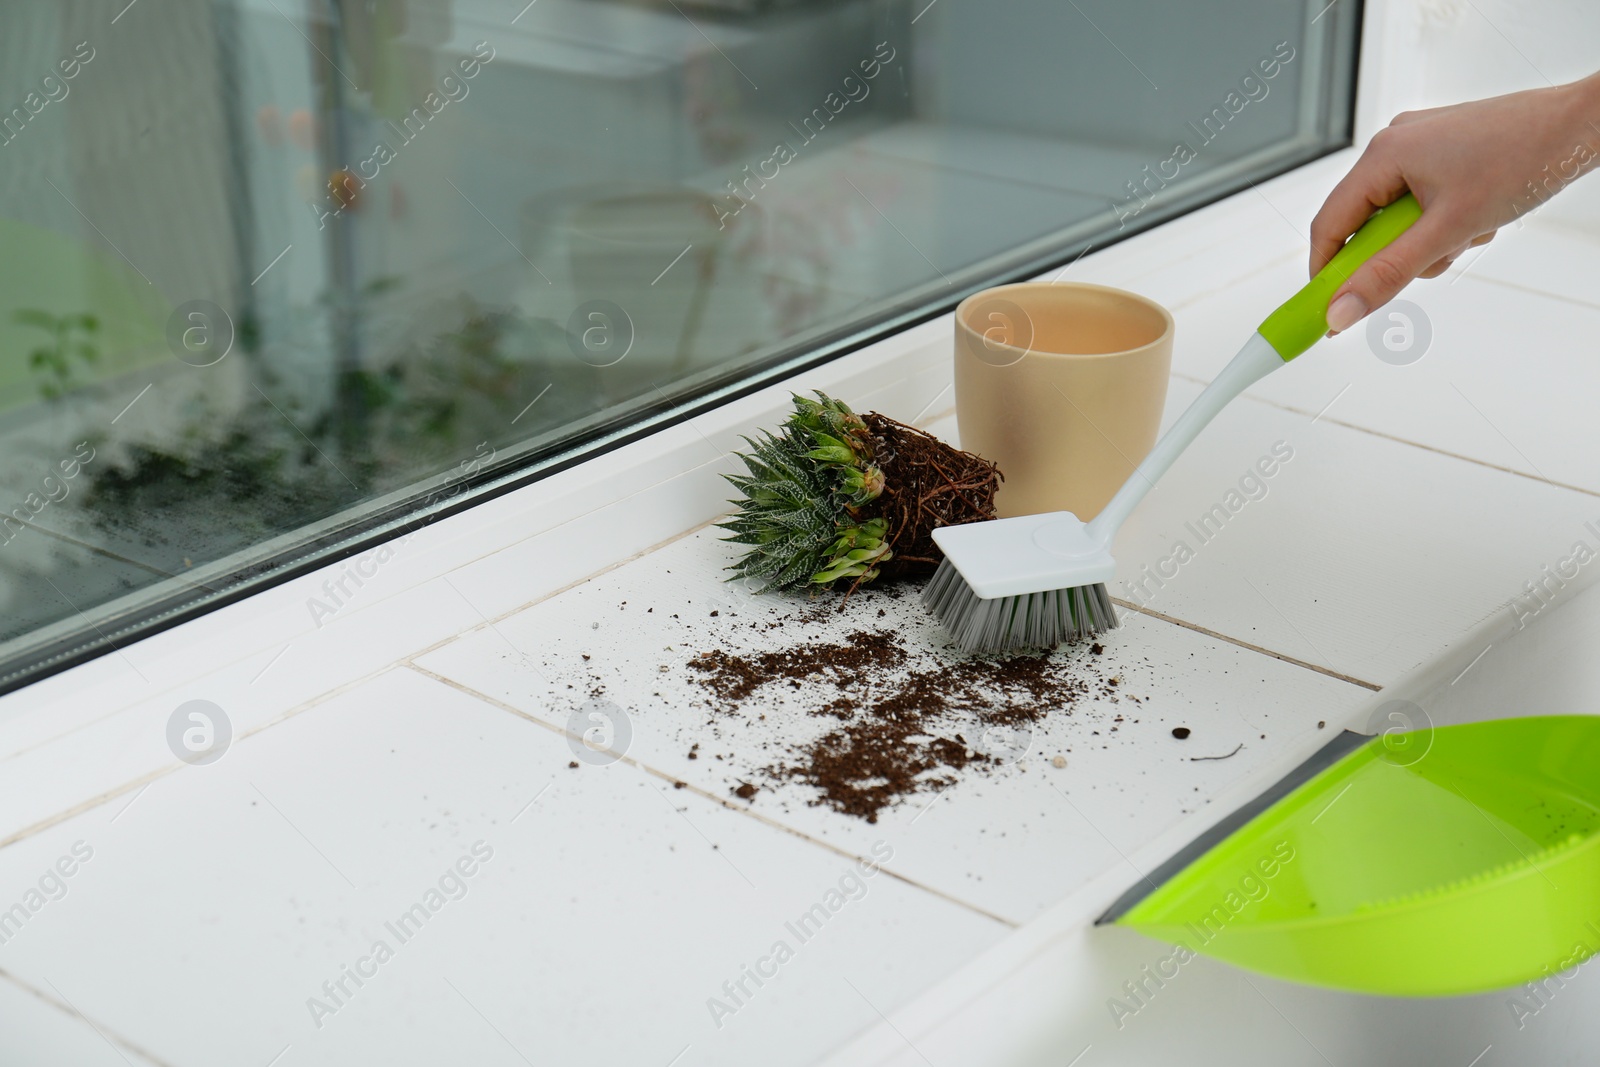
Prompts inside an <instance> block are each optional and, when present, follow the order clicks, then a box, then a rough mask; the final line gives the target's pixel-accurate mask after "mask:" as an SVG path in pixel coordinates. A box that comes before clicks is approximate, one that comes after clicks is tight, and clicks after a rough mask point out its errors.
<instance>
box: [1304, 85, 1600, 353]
mask: <svg viewBox="0 0 1600 1067" xmlns="http://www.w3.org/2000/svg"><path fill="white" fill-rule="evenodd" d="M1596 163H1600V75H1596V76H1594V77H1590V78H1586V79H1584V80H1583V81H1580V82H1574V83H1572V84H1570V85H1561V86H1555V87H1553V88H1549V89H1533V90H1529V91H1527V92H1521V93H1511V94H1510V95H1508V96H1497V97H1491V98H1490V99H1488V100H1476V101H1473V102H1471V103H1466V104H1454V105H1452V106H1450V107H1439V108H1431V109H1429V110H1427V111H1407V112H1405V113H1404V114H1401V115H1398V116H1396V117H1395V119H1394V121H1393V122H1391V123H1390V124H1389V126H1388V128H1386V129H1383V130H1380V131H1378V133H1377V135H1376V136H1374V137H1373V138H1372V140H1371V141H1370V142H1369V143H1368V145H1367V149H1366V151H1365V152H1363V153H1362V154H1361V158H1360V159H1359V160H1357V161H1356V165H1355V166H1354V167H1353V168H1351V170H1350V173H1349V174H1347V175H1346V176H1345V178H1344V180H1343V181H1341V182H1340V183H1339V184H1338V185H1337V186H1335V187H1334V190H1333V192H1332V193H1330V194H1329V196H1328V201H1327V203H1325V204H1324V205H1323V206H1322V210H1321V211H1319V212H1317V217H1316V218H1315V219H1314V220H1312V223H1311V273H1312V274H1315V273H1316V272H1317V271H1319V270H1321V269H1322V267H1323V265H1324V264H1325V263H1327V262H1328V260H1329V258H1331V257H1332V256H1333V254H1334V253H1335V252H1337V251H1338V250H1339V249H1340V247H1342V246H1343V245H1344V242H1345V239H1346V238H1348V237H1349V236H1350V235H1351V234H1352V233H1354V232H1355V231H1356V230H1358V229H1359V228H1360V227H1361V224H1362V223H1363V222H1365V221H1367V217H1368V216H1369V215H1371V214H1372V212H1374V211H1376V210H1377V209H1378V208H1380V207H1383V206H1384V205H1386V204H1389V203H1392V202H1393V201H1395V200H1397V199H1399V197H1400V196H1401V195H1403V194H1404V193H1405V192H1406V190H1408V189H1409V190H1410V191H1411V192H1412V193H1413V194H1414V195H1415V196H1416V198H1417V202H1418V203H1419V204H1421V205H1422V218H1420V219H1418V220H1417V222H1416V223H1414V224H1413V225H1412V227H1411V228H1410V229H1409V230H1407V231H1406V232H1405V233H1403V234H1401V235H1400V236H1399V237H1398V238H1396V239H1395V241H1394V243H1393V244H1391V245H1389V247H1387V248H1385V249H1384V250H1383V251H1381V252H1379V253H1377V254H1376V255H1374V256H1373V257H1372V258H1371V259H1369V260H1368V261H1367V262H1366V263H1365V264H1363V265H1362V266H1361V267H1360V268H1359V269H1358V270H1357V271H1356V272H1355V273H1354V274H1353V275H1351V277H1350V280H1349V281H1348V282H1346V283H1345V284H1344V285H1342V286H1340V287H1339V289H1338V290H1337V291H1336V292H1335V293H1334V296H1333V299H1332V301H1330V302H1329V304H1328V329H1329V331H1330V332H1331V333H1338V332H1339V331H1341V330H1347V329H1349V328H1350V327H1351V326H1353V325H1355V324H1356V323H1357V322H1359V321H1360V320H1361V319H1362V318H1364V317H1365V316H1366V315H1367V313H1368V312H1370V311H1372V310H1374V309H1375V308H1379V307H1382V306H1383V305H1384V304H1387V303H1388V302H1389V301H1390V300H1392V299H1394V297H1395V295H1396V294H1398V293H1399V292H1400V290H1401V289H1403V288H1405V286H1406V284H1407V283H1409V282H1410V281H1411V280H1412V279H1413V278H1433V277H1436V276H1438V275H1440V274H1443V273H1444V272H1445V271H1446V270H1447V269H1449V267H1450V264H1451V263H1452V262H1454V260H1455V258H1456V257H1457V256H1459V255H1460V254H1461V253H1462V252H1464V251H1466V250H1467V249H1468V248H1470V247H1472V246H1473V245H1481V244H1483V243H1485V242H1486V241H1489V240H1490V239H1492V238H1493V237H1494V234H1495V231H1496V230H1498V229H1499V228H1500V227H1501V226H1504V225H1505V224H1506V223H1508V222H1511V221H1513V220H1515V219H1516V218H1517V217H1518V216H1520V215H1525V214H1527V213H1528V212H1530V211H1532V210H1534V209H1535V208H1537V207H1538V206H1539V205H1540V204H1542V203H1543V202H1544V201H1546V200H1548V199H1549V198H1550V197H1552V196H1554V195H1555V194H1556V193H1557V192H1559V191H1560V190H1561V189H1562V188H1564V187H1565V186H1566V185H1567V184H1569V183H1570V182H1572V181H1573V180H1574V179H1576V178H1577V177H1578V176H1579V175H1581V174H1583V173H1585V172H1587V171H1588V170H1590V169H1591V168H1593V167H1594V166H1595V165H1596Z"/></svg>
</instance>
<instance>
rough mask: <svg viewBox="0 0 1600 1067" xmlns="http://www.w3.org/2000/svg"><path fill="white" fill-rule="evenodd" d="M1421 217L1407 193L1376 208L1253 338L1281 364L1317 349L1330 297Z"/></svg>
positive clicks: (1325, 325)
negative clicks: (1258, 337)
mask: <svg viewBox="0 0 1600 1067" xmlns="http://www.w3.org/2000/svg"><path fill="white" fill-rule="evenodd" d="M1421 217H1422V206H1421V205H1420V204H1418V203H1417V198H1416V197H1414V196H1412V195H1411V194H1410V193H1407V194H1406V195H1405V196H1402V197H1401V198H1400V199H1399V200H1396V201H1395V202H1394V203H1392V204H1390V205H1389V206H1388V207H1382V208H1379V209H1378V210H1377V212H1376V213H1374V214H1373V216H1372V217H1371V218H1370V219H1368V220H1367V221H1366V222H1365V223H1363V224H1362V226H1361V229H1359V230H1357V231H1356V232H1355V235H1354V236H1352V237H1351V238H1350V240H1348V241H1346V242H1345V245H1344V247H1343V248H1341V249H1339V251H1337V252H1335V253H1334V256H1333V258H1332V259H1330V260H1328V265H1327V266H1325V267H1323V268H1322V269H1321V270H1320V271H1318V272H1317V276H1316V277H1315V278H1312V279H1311V280H1310V281H1309V282H1307V283H1306V286H1305V288H1304V289H1301V290H1300V291H1299V292H1298V293H1296V294H1294V295H1293V296H1291V297H1290V298H1289V299H1288V300H1285V301H1284V302H1283V305H1282V306H1281V307H1279V308H1278V310H1277V311H1274V312H1273V313H1272V314H1270V315H1268V316H1267V317H1266V320H1265V321H1264V322H1262V323H1261V328H1260V329H1259V330H1257V331H1256V332H1257V333H1259V334H1261V336H1262V337H1265V338H1266V339H1267V343H1268V344H1270V345H1271V346H1272V347H1273V349H1274V350H1275V351H1276V352H1277V353H1278V355H1280V356H1282V357H1283V361H1284V362H1285V363H1287V362H1289V361H1290V360H1291V359H1293V358H1294V357H1295V356H1298V355H1299V354H1300V353H1302V352H1304V351H1305V350H1306V349H1308V348H1310V347H1311V346H1312V345H1314V344H1316V343H1317V341H1318V340H1319V339H1320V338H1321V337H1322V336H1323V335H1324V334H1326V333H1327V332H1328V301H1330V300H1332V299H1333V294H1334V291H1335V290H1337V289H1338V288H1339V286H1341V285H1343V284H1344V283H1345V282H1347V281H1349V280H1350V275H1352V274H1354V273H1355V272H1356V268H1357V267H1359V266H1361V264H1363V263H1365V262H1366V261H1367V260H1369V259H1371V258H1372V257H1373V256H1374V255H1375V254H1376V253H1377V252H1378V251H1379V250H1380V249H1383V248H1386V247H1388V245H1389V243H1390V242H1392V241H1393V240H1394V239H1395V238H1396V237H1399V236H1400V235H1401V234H1402V233H1405V232H1406V230H1407V228H1409V227H1410V225H1411V224H1412V223H1413V222H1416V221H1417V220H1418V219H1419V218H1421Z"/></svg>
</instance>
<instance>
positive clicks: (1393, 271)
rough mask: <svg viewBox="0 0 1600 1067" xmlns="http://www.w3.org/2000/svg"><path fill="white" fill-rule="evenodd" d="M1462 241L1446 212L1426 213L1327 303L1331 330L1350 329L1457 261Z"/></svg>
mask: <svg viewBox="0 0 1600 1067" xmlns="http://www.w3.org/2000/svg"><path fill="white" fill-rule="evenodd" d="M1458 245H1459V240H1458V239H1456V238H1455V237H1453V236H1452V235H1451V234H1450V233H1449V231H1448V224H1447V223H1446V220H1445V217H1444V212H1443V211H1435V212H1434V213H1433V215H1431V216H1430V215H1429V214H1428V213H1426V212H1424V213H1423V216H1422V218H1420V219H1418V220H1417V222H1416V223H1415V224H1414V225H1413V226H1412V227H1411V228H1410V229H1409V230H1407V231H1406V232H1405V233H1403V234H1401V235H1400V236H1399V237H1397V238H1395V240H1394V243H1393V244H1391V245H1389V246H1388V247H1387V248H1384V249H1383V250H1381V251H1379V252H1377V253H1375V254H1374V255H1373V257H1372V258H1371V259H1369V260H1367V261H1366V262H1365V263H1363V264H1362V265H1361V266H1360V267H1358V268H1357V269H1356V272H1355V273H1354V274H1352V275H1351V276H1350V280H1349V281H1347V282H1345V283H1344V284H1343V285H1341V286H1340V287H1339V288H1338V289H1337V290H1336V291H1335V292H1334V295H1333V300H1332V301H1330V302H1329V304H1328V329H1329V330H1330V331H1332V332H1334V333H1338V332H1340V331H1341V330H1348V329H1349V328H1350V327H1351V326H1354V325H1355V324H1356V323H1357V322H1360V321H1361V320H1362V319H1363V318H1365V317H1366V316H1367V313H1368V312H1370V311H1372V309H1373V308H1379V307H1382V306H1383V305H1384V304H1387V303H1388V302H1389V301H1391V300H1393V299H1394V298H1395V297H1396V296H1397V295H1398V294H1399V292H1400V290H1401V289H1404V288H1405V287H1406V284H1407V283H1408V282H1410V281H1411V280H1412V279H1413V278H1416V277H1418V276H1420V275H1421V274H1422V273H1423V272H1424V271H1427V270H1430V269H1432V268H1433V267H1434V266H1437V265H1438V264H1439V263H1440V262H1443V263H1444V265H1445V266H1446V267H1448V266H1449V265H1450V260H1452V259H1454V258H1455V254H1456V253H1457V251H1458V247H1457V246H1458Z"/></svg>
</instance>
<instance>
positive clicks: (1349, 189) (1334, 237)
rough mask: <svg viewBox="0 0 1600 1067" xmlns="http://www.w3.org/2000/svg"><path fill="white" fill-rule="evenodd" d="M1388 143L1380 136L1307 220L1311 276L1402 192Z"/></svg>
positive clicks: (1402, 187)
mask: <svg viewBox="0 0 1600 1067" xmlns="http://www.w3.org/2000/svg"><path fill="white" fill-rule="evenodd" d="M1388 143H1389V142H1388V141H1387V140H1386V139H1384V137H1383V134H1382V133H1381V132H1380V133H1379V135H1378V136H1377V137H1374V138H1373V139H1372V143H1371V144H1369V145H1368V146H1367V150H1366V152H1364V153H1362V156H1361V158H1360V159H1359V160H1357V161H1356V165H1355V167H1354V168H1352V169H1351V171H1350V173H1349V174H1346V175H1345V176H1344V179H1343V180H1342V181H1340V182H1339V184H1338V185H1336V186H1334V187H1333V192H1331V193H1329V194H1328V200H1327V202H1326V203H1324V204H1323V205H1322V210H1321V211H1319V212H1317V217H1316V218H1314V219H1312V220H1311V273H1312V274H1316V273H1317V271H1319V270H1321V269H1322V268H1323V267H1325V266H1326V265H1327V263H1328V260H1330V259H1332V258H1333V254H1334V253H1335V252H1337V251H1339V249H1341V248H1343V247H1344V242H1345V240H1346V239H1347V238H1348V237H1349V236H1350V235H1351V234H1353V233H1355V232H1356V231H1357V230H1358V229H1360V228H1361V224H1362V223H1363V222H1366V221H1367V218H1368V217H1369V216H1370V215H1371V214H1372V213H1373V212H1374V211H1376V210H1378V209H1379V208H1380V207H1383V206H1384V205H1386V204H1392V203H1393V202H1394V201H1396V200H1398V199H1400V197H1401V195H1402V194H1404V193H1405V191H1406V183H1405V179H1404V178H1403V177H1402V176H1401V174H1400V171H1399V168H1398V167H1396V166H1395V165H1394V164H1393V162H1392V161H1391V160H1390V159H1389V157H1388V154H1387V152H1388V149H1387V145H1388Z"/></svg>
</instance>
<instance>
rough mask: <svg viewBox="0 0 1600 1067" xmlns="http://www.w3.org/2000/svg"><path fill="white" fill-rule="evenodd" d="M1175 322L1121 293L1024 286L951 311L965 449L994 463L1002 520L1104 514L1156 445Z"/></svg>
mask: <svg viewBox="0 0 1600 1067" xmlns="http://www.w3.org/2000/svg"><path fill="white" fill-rule="evenodd" d="M1172 332H1173V326H1172V316H1171V315H1170V314H1168V313H1167V310H1166V309H1165V308H1163V307H1162V306H1161V305H1160V304H1157V303H1155V302H1153V301H1151V300H1147V299H1145V298H1144V297H1142V296H1138V295H1137V294H1134V293H1129V292H1124V291H1123V290H1121V289H1111V288H1108V287H1106V286H1103V285H1085V284H1080V283H1068V282H1025V283H1022V284H1019V285H1002V286H999V287H998V288H994V289H987V290H984V291H983V292H981V293H974V294H973V295H972V296H970V297H968V298H967V299H966V300H963V301H962V302H961V305H960V306H959V307H957V308H956V344H955V386H956V420H957V423H958V424H959V426H960V433H961V447H962V448H965V449H968V450H970V451H973V452H976V453H978V454H979V455H980V456H983V457H984V458H985V459H989V460H993V461H994V462H995V463H997V464H999V466H1000V471H1001V473H1003V474H1004V475H1005V482H1004V484H1002V485H1001V487H1000V493H999V495H998V496H997V497H996V500H995V505H996V509H997V511H998V512H999V514H1000V516H1001V517H1007V516H1012V515H1031V514H1036V513H1038V512H1045V511H1070V512H1072V513H1073V514H1074V515H1076V516H1077V517H1078V518H1079V519H1081V520H1083V521H1085V522H1087V521H1088V520H1089V519H1092V518H1094V516H1095V515H1097V514H1099V512H1100V509H1101V508H1103V507H1105V505H1106V503H1107V502H1108V501H1109V500H1110V499H1111V497H1112V495H1113V494H1114V493H1115V492H1116V491H1117V490H1118V489H1119V488H1120V487H1121V486H1122V483H1123V482H1124V481H1126V480H1127V478H1128V476H1129V475H1130V474H1132V473H1133V469H1134V467H1136V466H1137V465H1138V463H1139V461H1140V460H1142V459H1143V458H1144V456H1145V453H1147V452H1149V451H1150V448H1151V446H1152V445H1154V444H1155V441H1156V434H1157V432H1158V431H1159V430H1160V428H1161V409H1162V407H1163V406H1164V405H1165V404H1166V400H1167V377H1168V375H1169V373H1170V372H1171V369H1172Z"/></svg>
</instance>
